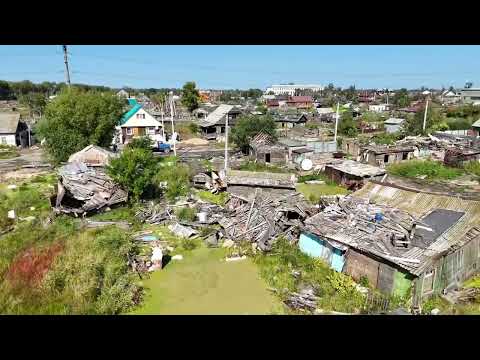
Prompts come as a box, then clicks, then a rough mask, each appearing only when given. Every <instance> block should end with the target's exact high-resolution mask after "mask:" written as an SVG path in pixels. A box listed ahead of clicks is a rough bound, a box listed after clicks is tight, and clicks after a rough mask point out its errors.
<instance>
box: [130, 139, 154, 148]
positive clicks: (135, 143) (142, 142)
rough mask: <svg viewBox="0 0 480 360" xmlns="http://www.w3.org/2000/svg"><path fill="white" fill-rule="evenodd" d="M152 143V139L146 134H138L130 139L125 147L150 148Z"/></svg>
mask: <svg viewBox="0 0 480 360" xmlns="http://www.w3.org/2000/svg"><path fill="white" fill-rule="evenodd" d="M152 144H153V141H152V139H150V138H149V137H148V136H140V137H136V138H133V139H132V140H130V142H129V143H128V145H127V147H128V148H130V149H145V150H151V149H152Z"/></svg>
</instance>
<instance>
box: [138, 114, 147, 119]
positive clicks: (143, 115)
mask: <svg viewBox="0 0 480 360" xmlns="http://www.w3.org/2000/svg"><path fill="white" fill-rule="evenodd" d="M137 119H145V114H137Z"/></svg>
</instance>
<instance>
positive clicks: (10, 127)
mask: <svg viewBox="0 0 480 360" xmlns="http://www.w3.org/2000/svg"><path fill="white" fill-rule="evenodd" d="M19 121H20V114H19V113H15V112H0V133H1V134H15V133H16V132H17V127H18V122H19Z"/></svg>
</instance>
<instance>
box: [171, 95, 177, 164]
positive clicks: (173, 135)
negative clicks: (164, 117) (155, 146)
mask: <svg viewBox="0 0 480 360" xmlns="http://www.w3.org/2000/svg"><path fill="white" fill-rule="evenodd" d="M170 119H171V120H172V140H173V155H175V156H177V148H176V146H175V143H176V142H177V139H176V137H175V127H174V125H173V91H170Z"/></svg>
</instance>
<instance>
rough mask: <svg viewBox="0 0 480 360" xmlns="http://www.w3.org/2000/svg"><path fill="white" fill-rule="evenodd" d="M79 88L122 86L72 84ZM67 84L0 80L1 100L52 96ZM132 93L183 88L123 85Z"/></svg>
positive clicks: (164, 91)
mask: <svg viewBox="0 0 480 360" xmlns="http://www.w3.org/2000/svg"><path fill="white" fill-rule="evenodd" d="M72 85H73V86H75V87H76V88H77V89H80V90H84V91H89V90H95V91H101V92H107V91H115V92H116V91H119V90H120V88H111V87H108V86H101V85H89V84H72ZM66 86H67V84H66V83H64V82H59V83H57V82H50V81H44V82H41V83H37V84H35V83H33V82H31V81H30V80H23V81H6V80H0V100H18V99H19V98H21V97H22V96H25V95H27V94H30V93H36V94H42V95H45V96H51V95H55V94H57V93H59V92H60V91H62V89H63V88H65V87H66ZM123 89H124V90H125V91H127V92H128V93H129V94H130V95H139V94H145V95H147V96H151V95H156V94H166V93H169V92H170V91H173V93H174V94H175V95H180V94H181V89H174V88H159V89H156V88H147V89H133V88H130V87H123Z"/></svg>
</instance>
